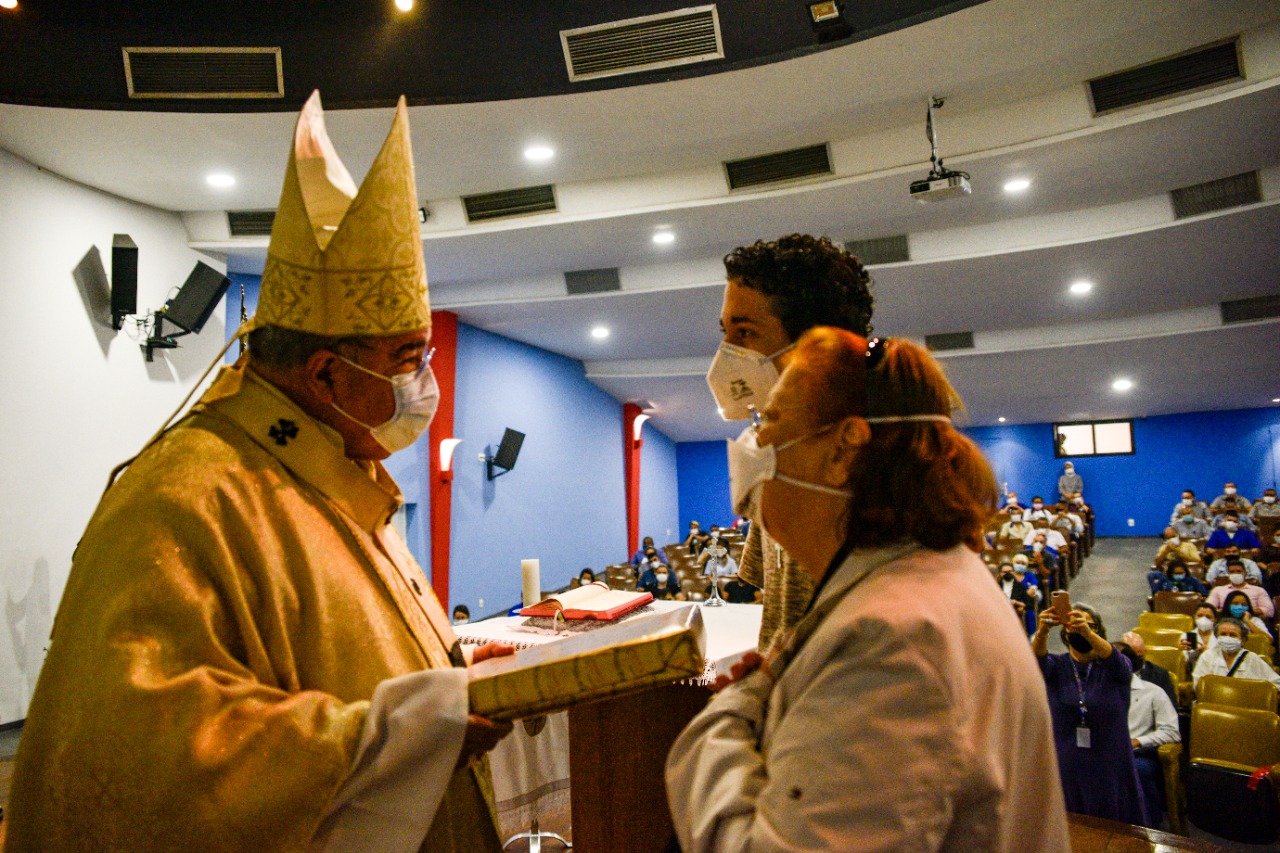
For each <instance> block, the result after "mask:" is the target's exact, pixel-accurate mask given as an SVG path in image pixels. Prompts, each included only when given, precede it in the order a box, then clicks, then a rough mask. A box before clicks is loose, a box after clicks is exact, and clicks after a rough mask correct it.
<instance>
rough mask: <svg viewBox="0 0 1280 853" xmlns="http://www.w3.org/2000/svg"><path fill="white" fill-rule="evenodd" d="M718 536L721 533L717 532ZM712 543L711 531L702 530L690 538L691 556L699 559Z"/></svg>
mask: <svg viewBox="0 0 1280 853" xmlns="http://www.w3.org/2000/svg"><path fill="white" fill-rule="evenodd" d="M716 535H717V537H718V536H719V533H718V532H717V534H716ZM710 544H711V533H710V532H709V531H706V530H700V531H698V532H697V533H696V534H694V535H693V536H691V537H690V538H689V556H690V557H693V558H695V559H697V558H698V557H701V556H702V552H703V551H705V550H706V548H707V546H708V545H710Z"/></svg>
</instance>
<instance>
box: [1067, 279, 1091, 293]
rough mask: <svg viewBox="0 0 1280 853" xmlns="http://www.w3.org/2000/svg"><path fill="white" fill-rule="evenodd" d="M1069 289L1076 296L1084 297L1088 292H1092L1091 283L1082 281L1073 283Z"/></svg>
mask: <svg viewBox="0 0 1280 853" xmlns="http://www.w3.org/2000/svg"><path fill="white" fill-rule="evenodd" d="M1069 289H1070V290H1071V292H1072V293H1073V294H1075V295H1076V296H1084V295H1085V294H1086V293H1088V292H1089V291H1090V290H1093V282H1091V281H1085V280H1084V279H1080V280H1079V281H1073V282H1072V283H1071V287H1070V288H1069Z"/></svg>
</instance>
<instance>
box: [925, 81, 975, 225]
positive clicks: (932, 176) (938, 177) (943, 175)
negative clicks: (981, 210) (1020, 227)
mask: <svg viewBox="0 0 1280 853" xmlns="http://www.w3.org/2000/svg"><path fill="white" fill-rule="evenodd" d="M943 103H945V101H944V100H943V99H942V98H930V99H929V111H928V112H927V113H926V114H925V120H924V134H925V136H926V137H928V139H929V145H930V147H931V148H932V149H933V156H931V157H930V158H929V162H930V163H931V164H932V166H933V168H931V169H930V170H929V177H927V178H922V179H921V180H918V181H912V182H911V197H912V198H913V199H915V200H916V201H918V202H922V203H927V202H933V201H946V200H947V199H949V198H959V197H960V196H965V195H968V194H969V193H970V192H972V190H971V188H970V187H969V174H968V173H967V172H958V171H956V170H955V169H948V168H947V167H946V166H944V165H942V158H941V157H939V156H938V134H937V132H936V131H935V130H934V127H933V111H934V110H935V109H938V108H939V107H941V106H942V105H943Z"/></svg>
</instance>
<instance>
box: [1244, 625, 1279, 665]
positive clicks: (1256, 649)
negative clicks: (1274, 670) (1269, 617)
mask: <svg viewBox="0 0 1280 853" xmlns="http://www.w3.org/2000/svg"><path fill="white" fill-rule="evenodd" d="M1244 647H1245V648H1246V649H1248V650H1249V651H1251V652H1253V653H1254V654H1255V655H1257V656H1258V657H1260V658H1262V659H1263V660H1265V661H1266V662H1267V663H1274V662H1275V659H1276V647H1275V645H1274V644H1273V643H1272V642H1271V638H1270V637H1268V636H1267V635H1266V634H1264V633H1262V632H1261V631H1250V632H1249V639H1247V640H1245V641H1244Z"/></svg>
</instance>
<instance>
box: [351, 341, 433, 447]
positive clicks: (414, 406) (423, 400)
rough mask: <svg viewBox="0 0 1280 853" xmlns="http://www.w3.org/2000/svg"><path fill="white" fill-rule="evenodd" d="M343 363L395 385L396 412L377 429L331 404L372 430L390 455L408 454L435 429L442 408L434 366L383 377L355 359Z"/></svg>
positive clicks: (423, 366)
mask: <svg viewBox="0 0 1280 853" xmlns="http://www.w3.org/2000/svg"><path fill="white" fill-rule="evenodd" d="M338 358H342V356H338ZM342 360H343V361H345V362H346V363H347V364H349V365H351V366H352V367H354V368H355V369H356V370H359V371H362V372H364V373H367V374H369V375H370V376H376V377H378V378H379V379H381V380H382V381H384V382H389V383H390V384H391V391H392V393H393V394H394V395H395V399H396V410H395V412H393V413H392V415H391V417H390V418H388V419H387V420H386V421H384V422H382V423H380V424H378V425H377V426H373V425H371V424H367V423H365V422H364V421H362V420H359V419H358V418H354V417H352V416H351V415H350V414H348V413H347V412H345V411H343V410H342V407H341V406H339V405H338V404H337V403H333V404H331V405H332V406H333V407H334V408H335V409H337V410H338V412H339V413H340V414H342V415H343V416H344V417H346V418H348V419H350V420H352V421H355V422H356V423H358V424H360V426H362V427H364V428H365V429H367V430H369V434H370V435H372V436H373V440H374V441H376V442H378V444H380V445H382V447H383V448H384V449H385V450H386V451H387V452H388V453H395V452H396V451H398V450H404V449H405V448H406V447H408V446H409V445H411V444H413V443H414V442H415V441H417V440H418V436H420V435H422V434H423V433H424V432H426V431H427V427H429V426H431V419H432V418H434V417H435V416H436V407H437V406H439V405H440V386H439V385H437V384H436V375H435V373H433V372H432V370H431V365H430V364H423V365H422V367H421V369H419V370H418V371H417V372H416V373H398V374H396V375H395V376H383V375H382V374H381V373H375V372H374V371H372V370H370V369H369V368H367V367H361V366H360V365H358V364H356V363H355V362H354V361H352V360H351V359H348V358H342Z"/></svg>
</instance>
